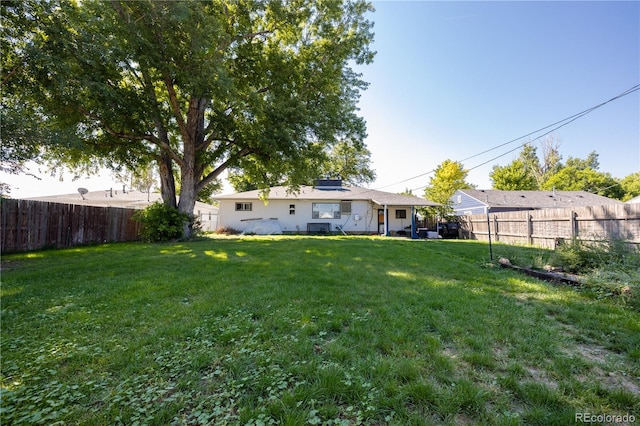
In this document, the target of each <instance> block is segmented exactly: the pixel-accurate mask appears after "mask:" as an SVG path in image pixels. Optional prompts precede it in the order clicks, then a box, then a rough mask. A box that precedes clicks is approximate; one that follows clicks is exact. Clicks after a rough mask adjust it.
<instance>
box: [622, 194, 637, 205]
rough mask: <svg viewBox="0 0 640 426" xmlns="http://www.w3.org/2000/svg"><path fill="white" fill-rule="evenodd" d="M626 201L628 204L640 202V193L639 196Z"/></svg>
mask: <svg viewBox="0 0 640 426" xmlns="http://www.w3.org/2000/svg"><path fill="white" fill-rule="evenodd" d="M625 203H627V204H640V195H638V196H637V197H633V198H632V199H630V200H627V201H625Z"/></svg>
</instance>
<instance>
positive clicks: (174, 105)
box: [163, 71, 189, 142]
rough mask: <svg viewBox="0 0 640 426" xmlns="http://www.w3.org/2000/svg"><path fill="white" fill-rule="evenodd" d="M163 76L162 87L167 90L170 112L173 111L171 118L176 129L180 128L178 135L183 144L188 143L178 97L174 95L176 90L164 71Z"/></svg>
mask: <svg viewBox="0 0 640 426" xmlns="http://www.w3.org/2000/svg"><path fill="white" fill-rule="evenodd" d="M163 75H164V85H165V87H166V88H167V93H168V94H169V104H170V105H171V110H172V111H173V116H174V117H175V119H176V122H177V123H178V128H180V134H181V135H182V137H183V139H184V141H185V142H187V141H189V132H188V131H187V126H186V124H185V122H184V117H182V113H181V112H180V105H178V95H177V94H176V89H175V87H173V82H172V81H171V77H170V76H169V74H168V73H167V72H166V71H163Z"/></svg>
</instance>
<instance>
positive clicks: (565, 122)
mask: <svg viewBox="0 0 640 426" xmlns="http://www.w3.org/2000/svg"><path fill="white" fill-rule="evenodd" d="M638 90H640V84H636V85H635V86H633V87H631V88H629V89H627V90H625V91H624V92H622V93H620V94H619V95H616V96H614V97H613V98H611V99H609V100H606V101H604V102H602V103H600V104H598V105H595V106H593V107H591V108H588V109H585V110H584V111H581V112H579V113H577V114H574V115H572V116H569V117H567V118H564V119H562V120H559V121H556V122H555V123H552V124H549V125H547V126H545V127H542V128H540V129H538V130H534V131H533V132H529V133H527V134H526V135H523V136H520V137H518V138H516V139H512V140H510V141H508V142H505V143H502V144H500V145H496V146H494V147H493V148H489V149H487V150H484V151H482V152H479V153H477V154H474V155H471V156H469V157H466V158H463V159H462V160H459V161H458V162H459V163H462V162H463V161H466V160H470V159H472V158H475V157H479V156H481V155H484V154H486V153H488V152H491V151H495V150H496V149H499V148H502V147H504V146H506V145H509V144H512V143H514V142H517V141H519V140H522V139H524V138H527V137H529V136H532V135H535V134H536V133H538V132H541V131H543V130H546V129H549V128H550V127H553V126H557V127H554V128H553V129H551V130H549V131H548V132H546V133H543V134H542V135H540V136H538V137H536V138H535V139H533V140H527V142H525V143H523V144H520V145H518V146H517V147H515V148H513V149H510V150H509V151H506V152H504V153H502V154H500V155H498V156H496V157H493V158H491V159H490V160H487V161H485V162H483V163H480V164H478V165H476V166H474V167H472V168H470V169H467V170H474V169H477V168H478V167H481V166H484V165H485V164H487V163H490V162H492V161H494V160H497V159H498V158H501V157H504V156H505V155H507V154H509V153H511V152H513V151H516V150H518V149H520V148H522V147H523V146H525V145H527V144H528V143H531V142H533V141H536V140H538V139H540V138H542V137H544V136H546V135H548V134H550V133H553V132H554V131H556V130H558V129H560V128H562V127H564V126H566V125H568V124H570V123H572V122H574V121H576V120H578V119H579V118H582V117H584V116H585V115H587V114H590V113H591V112H593V111H595V110H596V109H598V108H601V107H603V106H605V105H607V104H608V103H610V102H613V101H615V100H618V99H620V98H622V97H624V96H627V95H629V94H631V93H634V92H637V91H638ZM433 172H435V169H433V170H430V171H428V172H425V173H421V174H419V175H416V176H412V177H410V178H407V179H403V180H401V181H398V182H395V183H392V184H389V185H385V186H381V187H379V188H377V189H382V188H387V187H389V186H394V185H399V184H401V183H405V182H408V181H411V180H414V179H418V178H420V177H423V176H426V175H428V174H431V173H433ZM425 187H426V185H423V186H421V187H418V188H414V189H412V191H416V190H419V189H422V188H425Z"/></svg>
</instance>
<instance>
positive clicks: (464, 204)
mask: <svg viewBox="0 0 640 426" xmlns="http://www.w3.org/2000/svg"><path fill="white" fill-rule="evenodd" d="M451 207H453V212H454V213H455V215H456V216H465V215H469V214H483V213H486V206H485V204H484V203H481V202H480V201H478V200H476V199H475V198H472V197H470V196H468V195H467V194H464V193H462V192H460V191H456V192H455V193H454V194H453V196H452V197H451Z"/></svg>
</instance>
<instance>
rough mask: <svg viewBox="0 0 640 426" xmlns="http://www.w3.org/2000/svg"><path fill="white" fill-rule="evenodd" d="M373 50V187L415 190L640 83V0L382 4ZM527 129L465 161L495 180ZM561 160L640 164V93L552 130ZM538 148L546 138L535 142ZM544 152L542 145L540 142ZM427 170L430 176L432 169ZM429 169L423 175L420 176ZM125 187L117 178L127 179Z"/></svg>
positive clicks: (105, 179)
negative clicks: (447, 163) (438, 171)
mask: <svg viewBox="0 0 640 426" xmlns="http://www.w3.org/2000/svg"><path fill="white" fill-rule="evenodd" d="M374 6H375V7H376V12H374V13H372V14H371V15H370V19H371V20H372V21H374V22H375V27H374V32H375V42H374V44H373V46H372V48H373V50H375V51H377V55H376V57H375V59H374V62H373V64H371V65H367V66H364V67H362V68H359V69H358V70H359V71H360V72H362V73H363V78H364V79H365V80H366V81H368V82H369V83H370V86H369V88H368V90H367V91H365V92H364V93H363V94H362V98H361V101H360V108H361V111H360V113H361V115H362V116H363V117H364V118H365V119H366V121H367V128H368V137H367V140H366V143H367V145H368V147H369V149H370V151H371V153H372V160H373V168H374V169H375V170H376V173H377V175H378V179H377V181H376V182H374V183H373V184H371V185H370V187H372V188H377V189H383V190H385V191H390V192H400V191H402V190H404V189H405V188H409V189H413V190H414V194H416V195H422V194H423V189H422V188H423V187H424V186H425V185H427V184H428V182H429V177H430V176H432V174H428V173H429V172H430V171H432V170H433V169H435V168H436V167H437V166H438V165H439V164H440V163H442V162H443V161H444V160H446V159H451V160H462V159H464V158H467V157H470V156H472V155H475V154H478V153H480V152H482V151H485V150H487V149H489V148H493V147H495V146H497V145H500V144H503V143H505V142H508V141H510V140H513V139H515V138H518V137H520V136H523V135H525V134H527V133H530V132H532V131H534V130H537V129H540V128H542V127H545V126H547V125H549V124H551V123H554V122H557V121H559V120H562V119H564V118H566V117H569V116H572V115H573V114H576V113H579V112H581V111H584V110H586V109H588V108H590V107H592V106H595V105H598V104H600V103H601V102H603V101H606V100H608V99H611V98H613V97H614V96H616V95H618V94H620V93H622V92H624V91H625V90H626V89H628V88H630V87H633V86H635V85H637V84H639V83H640V2H637V1H633V2H632V1H625V2H610V1H607V2H574V1H565V2H545V1H533V2H520V1H501V2H485V1H474V2H457V1H447V2H435V1H412V2H398V1H382V2H374ZM540 134H541V133H539V134H536V135H533V136H531V137H529V138H528V139H523V140H521V141H519V142H515V143H513V144H510V145H507V146H505V147H503V148H501V149H497V150H495V151H492V152H489V153H487V154H485V155H482V156H479V157H476V158H472V159H469V160H466V161H464V162H463V164H464V166H465V168H467V169H470V168H474V169H473V170H471V171H470V173H469V178H468V181H469V182H470V183H473V184H476V185H477V186H478V187H479V188H489V187H490V185H491V183H490V180H489V173H490V171H491V168H492V166H493V165H495V164H500V165H506V164H508V163H509V162H511V161H512V160H513V159H514V158H515V157H516V156H517V155H518V153H519V150H516V151H514V152H512V153H510V154H507V155H505V156H503V157H501V158H499V159H496V160H494V161H490V162H489V163H488V164H486V165H484V166H481V167H477V168H476V166H478V165H479V164H481V163H484V162H486V161H488V160H490V159H491V158H493V157H496V156H498V155H500V154H503V153H505V152H507V151H509V150H511V149H513V148H516V147H517V146H518V145H519V144H521V143H524V142H526V141H527V140H533V139H534V138H535V137H536V136H538V135H540ZM553 137H554V138H555V140H556V141H560V153H561V154H562V156H563V159H565V160H566V159H567V158H568V157H569V156H572V157H579V158H586V156H587V155H588V154H589V153H590V152H591V151H594V150H595V151H596V152H597V153H598V154H599V159H600V170H601V171H603V172H609V173H611V174H612V175H613V176H615V177H619V178H622V177H624V176H626V175H629V174H631V173H634V172H637V171H640V92H635V93H632V94H630V95H628V96H625V97H624V98H621V99H619V100H617V101H614V102H611V103H610V104H607V105H605V106H603V107H602V108H599V109H598V110H596V111H594V112H592V113H591V114H589V115H586V116H585V117H583V118H581V119H579V120H577V121H575V122H573V123H571V124H569V125H567V126H565V127H563V128H561V129H559V130H557V131H555V132H554V133H553ZM533 143H534V145H536V146H538V147H539V142H537V141H535V140H533ZM538 150H540V148H538ZM424 174H426V175H424ZM418 175H424V176H422V177H420V178H417V179H411V180H408V181H406V182H401V181H404V180H407V179H410V178H412V177H414V176H418ZM0 180H5V181H7V182H9V183H11V184H13V186H14V189H13V191H12V193H11V195H12V196H13V197H16V198H17V197H24V196H37V195H48V194H61V193H73V192H75V191H76V188H77V187H79V186H84V187H87V188H88V189H90V190H102V189H105V188H108V187H114V188H116V187H118V185H116V184H114V183H113V182H112V178H111V176H110V174H109V173H105V174H103V176H102V177H99V178H92V179H88V178H87V179H85V178H83V179H80V180H78V181H75V182H74V181H72V180H71V179H70V177H67V178H66V179H65V180H64V181H63V182H59V181H57V180H56V179H45V180H44V181H37V180H35V179H33V178H30V177H13V176H10V177H7V176H6V175H3V176H0ZM120 186H121V185H120Z"/></svg>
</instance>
